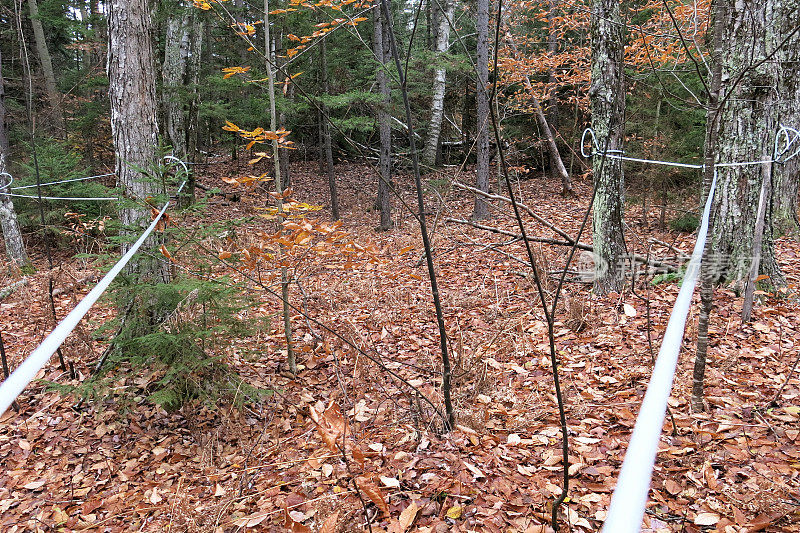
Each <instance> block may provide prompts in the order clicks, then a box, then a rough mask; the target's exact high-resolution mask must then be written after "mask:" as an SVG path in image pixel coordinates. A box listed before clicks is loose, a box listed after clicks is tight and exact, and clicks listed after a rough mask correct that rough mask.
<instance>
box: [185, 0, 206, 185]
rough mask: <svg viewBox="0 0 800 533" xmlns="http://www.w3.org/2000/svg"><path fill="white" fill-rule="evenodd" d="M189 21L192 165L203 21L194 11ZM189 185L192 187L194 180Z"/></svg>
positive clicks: (188, 123) (188, 141) (189, 149)
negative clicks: (190, 28) (190, 29)
mask: <svg viewBox="0 0 800 533" xmlns="http://www.w3.org/2000/svg"><path fill="white" fill-rule="evenodd" d="M191 20H192V23H191V26H192V31H191V32H190V39H191V40H190V43H189V57H188V58H187V61H186V82H187V89H188V91H189V111H188V113H187V114H186V115H187V121H186V151H187V157H188V158H189V161H191V162H192V163H194V162H196V160H197V143H198V141H197V139H198V136H199V131H198V130H199V127H200V126H199V122H200V90H199V88H200V87H199V84H200V58H201V57H202V53H203V35H204V34H205V21H204V20H203V19H202V17H201V16H200V15H199V13H197V12H196V10H195V11H192V17H191ZM191 183H192V185H193V184H194V180H192V182H191ZM191 194H192V197H194V187H192V190H191Z"/></svg>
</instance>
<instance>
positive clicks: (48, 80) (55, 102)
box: [28, 0, 66, 138]
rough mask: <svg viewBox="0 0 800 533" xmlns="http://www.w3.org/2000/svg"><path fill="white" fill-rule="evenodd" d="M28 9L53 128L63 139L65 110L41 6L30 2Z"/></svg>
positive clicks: (34, 0) (33, 0)
mask: <svg viewBox="0 0 800 533" xmlns="http://www.w3.org/2000/svg"><path fill="white" fill-rule="evenodd" d="M28 8H29V12H30V16H31V26H32V27H33V37H34V41H35V42H36V55H38V56H39V64H41V66H42V75H43V76H44V88H45V92H46V93H47V100H48V102H49V103H50V112H51V119H52V121H53V128H54V129H55V132H56V136H57V137H60V138H63V137H64V136H65V134H66V130H65V126H64V110H63V108H62V106H61V94H60V93H59V92H58V87H56V76H55V72H54V71H53V61H52V59H51V58H50V51H49V50H48V49H47V41H46V40H45V38H44V28H43V27H42V21H41V19H40V18H39V6H38V5H37V3H36V0H28Z"/></svg>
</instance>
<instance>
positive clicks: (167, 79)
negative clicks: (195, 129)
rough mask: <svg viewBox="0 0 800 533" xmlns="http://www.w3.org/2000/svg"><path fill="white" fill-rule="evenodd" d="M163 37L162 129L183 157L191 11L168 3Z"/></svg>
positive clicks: (178, 153)
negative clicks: (184, 102) (185, 86)
mask: <svg viewBox="0 0 800 533" xmlns="http://www.w3.org/2000/svg"><path fill="white" fill-rule="evenodd" d="M167 9H169V10H171V11H172V12H171V13H169V14H168V15H167V16H168V18H167V23H166V26H167V30H166V36H165V38H164V64H163V66H162V69H161V77H162V81H163V91H164V93H163V95H162V98H161V105H162V108H163V115H164V130H165V131H164V133H165V137H166V139H167V141H168V142H169V143H170V144H171V145H172V149H173V152H174V154H175V156H176V157H179V158H181V159H186V152H187V146H186V116H185V114H184V105H183V101H184V98H183V94H182V91H183V86H184V79H185V76H186V68H187V60H188V58H189V48H190V39H191V33H190V31H191V30H192V21H191V20H190V16H189V15H190V11H189V9H188V8H186V7H184V6H182V5H174V6H169V5H168V7H167Z"/></svg>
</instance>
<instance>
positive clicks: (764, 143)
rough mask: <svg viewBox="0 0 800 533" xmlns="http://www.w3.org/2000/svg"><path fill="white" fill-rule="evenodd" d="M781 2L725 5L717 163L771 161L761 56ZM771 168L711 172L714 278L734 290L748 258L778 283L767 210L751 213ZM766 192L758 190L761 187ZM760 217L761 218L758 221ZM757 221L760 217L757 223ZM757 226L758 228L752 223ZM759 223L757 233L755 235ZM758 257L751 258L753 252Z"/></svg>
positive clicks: (773, 75)
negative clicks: (713, 178) (714, 184)
mask: <svg viewBox="0 0 800 533" xmlns="http://www.w3.org/2000/svg"><path fill="white" fill-rule="evenodd" d="M780 3H781V0H753V1H751V2H745V3H742V2H728V6H727V10H726V16H725V20H724V44H723V47H722V54H721V58H720V62H721V69H722V74H721V76H722V80H727V83H724V84H723V87H722V91H723V93H722V94H723V96H722V98H723V105H722V108H721V110H720V114H719V137H718V140H717V154H718V156H717V159H718V161H719V162H722V163H739V162H748V161H767V160H770V159H771V158H772V155H773V154H772V152H773V137H774V132H775V130H776V129H777V126H778V124H779V122H780V120H779V117H778V116H777V112H776V111H777V106H776V105H775V102H776V101H778V100H779V99H780V98H783V97H784V95H779V94H778V93H777V68H776V65H775V62H774V61H769V60H768V57H767V54H769V53H771V52H773V51H774V48H772V46H771V45H770V42H771V41H772V38H771V35H772V32H773V24H774V23H775V22H776V19H775V15H776V12H775V9H776V7H777V6H778V5H779V4H780ZM773 168H774V165H772V164H751V165H741V166H733V167H721V168H719V169H718V171H717V172H718V178H717V187H716V193H715V218H714V226H713V229H712V236H713V241H714V251H715V254H714V256H713V260H714V266H715V269H716V272H715V275H716V278H717V280H722V279H725V280H729V281H731V282H733V284H734V286H735V287H736V288H739V289H742V288H744V285H745V283H746V280H747V278H748V276H749V273H750V271H751V268H752V266H753V261H757V262H758V263H759V264H760V272H761V273H763V274H765V275H767V276H769V277H770V281H771V283H773V284H778V285H780V284H783V283H784V278H783V274H782V273H781V271H780V268H779V266H778V263H777V260H776V258H775V251H774V242H773V232H772V228H773V224H772V220H773V216H772V209H764V210H762V211H761V213H759V197H760V196H762V194H766V198H767V199H769V198H770V197H771V196H772V191H771V189H772V187H771V186H770V182H771V177H772V172H773ZM765 180H766V181H767V183H766V188H767V189H769V190H767V191H764V193H762V189H763V188H764V186H765ZM759 215H761V216H759ZM759 218H760V219H761V220H760V221H759ZM756 222H760V224H756ZM757 225H761V226H762V227H763V230H760V231H757V230H756V226H757ZM757 247H760V248H761V249H760V253H758V254H757V257H754V252H755V251H757V250H756V248H757Z"/></svg>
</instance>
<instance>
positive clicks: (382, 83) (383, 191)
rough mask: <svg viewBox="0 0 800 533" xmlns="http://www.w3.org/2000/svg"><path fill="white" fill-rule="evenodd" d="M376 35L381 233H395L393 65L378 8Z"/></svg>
mask: <svg viewBox="0 0 800 533" xmlns="http://www.w3.org/2000/svg"><path fill="white" fill-rule="evenodd" d="M374 15H375V33H374V36H373V51H374V52H375V57H376V58H377V60H378V61H379V62H380V63H381V64H380V65H378V66H377V68H376V69H375V78H376V79H377V82H378V91H379V92H380V94H381V95H382V96H383V101H382V102H381V104H380V105H379V106H378V130H379V132H380V139H381V148H380V161H379V166H380V173H381V175H380V178H379V179H378V208H379V209H380V211H381V223H380V226H379V227H378V229H379V230H381V231H387V230H390V229H392V226H393V223H392V203H391V190H390V188H389V184H390V183H391V180H392V126H391V123H390V122H389V121H390V120H391V119H390V116H389V110H390V108H391V105H392V92H391V88H390V87H389V76H387V74H386V67H387V66H388V63H389V56H390V51H389V39H388V37H387V36H386V35H385V34H386V32H387V30H388V28H387V26H386V24H384V23H383V15H382V14H381V9H380V7H376V8H375V13H374Z"/></svg>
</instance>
